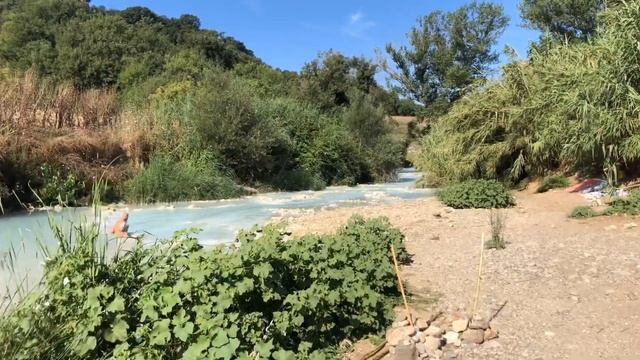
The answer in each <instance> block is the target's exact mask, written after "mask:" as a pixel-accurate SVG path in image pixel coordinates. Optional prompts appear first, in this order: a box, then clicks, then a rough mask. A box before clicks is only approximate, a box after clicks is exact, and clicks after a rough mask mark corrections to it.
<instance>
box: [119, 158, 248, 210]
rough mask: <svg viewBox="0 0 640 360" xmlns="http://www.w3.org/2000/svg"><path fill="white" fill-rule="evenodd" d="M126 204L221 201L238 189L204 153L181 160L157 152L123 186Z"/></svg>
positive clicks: (235, 193)
mask: <svg viewBox="0 0 640 360" xmlns="http://www.w3.org/2000/svg"><path fill="white" fill-rule="evenodd" d="M124 187H125V190H124V191H125V197H126V199H127V200H128V201H130V202H136V203H150V202H157V201H161V202H169V201H183V200H205V199H207V200H210V199H223V198H230V197H234V196H239V195H240V190H239V188H238V186H236V184H235V183H234V182H233V180H232V179H231V178H230V177H229V176H228V175H225V174H224V173H223V171H222V170H221V169H220V166H219V165H218V163H217V162H216V159H215V158H214V157H213V156H212V155H211V154H208V153H203V154H200V155H192V156H189V157H186V158H185V159H176V157H175V156H172V155H169V154H163V153H159V154H156V155H154V156H153V157H152V158H151V161H150V162H149V165H148V166H147V168H146V169H144V170H142V172H140V173H139V174H137V175H136V176H135V177H134V178H133V179H131V180H129V181H127V183H125V185H124Z"/></svg>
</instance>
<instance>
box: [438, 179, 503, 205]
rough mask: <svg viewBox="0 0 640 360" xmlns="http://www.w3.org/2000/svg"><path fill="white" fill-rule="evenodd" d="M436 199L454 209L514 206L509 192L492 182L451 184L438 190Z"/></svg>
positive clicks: (480, 181) (475, 181)
mask: <svg viewBox="0 0 640 360" xmlns="http://www.w3.org/2000/svg"><path fill="white" fill-rule="evenodd" d="M438 197H439V198H440V201H442V202H443V203H444V204H445V205H447V206H450V207H452V208H454V209H480V208H482V209H497V208H507V207H511V206H513V205H515V200H514V199H513V196H512V195H511V193H509V190H507V189H506V188H505V187H504V185H502V184H500V183H499V182H497V181H494V180H467V181H464V182H460V183H456V184H452V185H449V186H447V187H445V188H443V189H442V190H440V191H439V192H438Z"/></svg>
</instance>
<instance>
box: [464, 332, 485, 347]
mask: <svg viewBox="0 0 640 360" xmlns="http://www.w3.org/2000/svg"><path fill="white" fill-rule="evenodd" d="M461 340H462V342H463V343H465V344H482V343H483V342H484V330H482V329H468V330H467V331H465V332H463V333H462V337H461Z"/></svg>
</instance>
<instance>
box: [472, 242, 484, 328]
mask: <svg viewBox="0 0 640 360" xmlns="http://www.w3.org/2000/svg"><path fill="white" fill-rule="evenodd" d="M483 263H484V233H482V237H481V238H480V264H478V281H477V283H476V295H475V297H474V299H473V313H472V314H471V316H475V315H476V311H477V310H478V300H479V298H480V283H481V282H482V265H483Z"/></svg>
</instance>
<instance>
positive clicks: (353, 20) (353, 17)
mask: <svg viewBox="0 0 640 360" xmlns="http://www.w3.org/2000/svg"><path fill="white" fill-rule="evenodd" d="M362 16H363V15H362V11H358V12H357V13H355V14H351V16H350V19H351V24H355V23H357V22H358V21H360V20H361V19H362Z"/></svg>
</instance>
